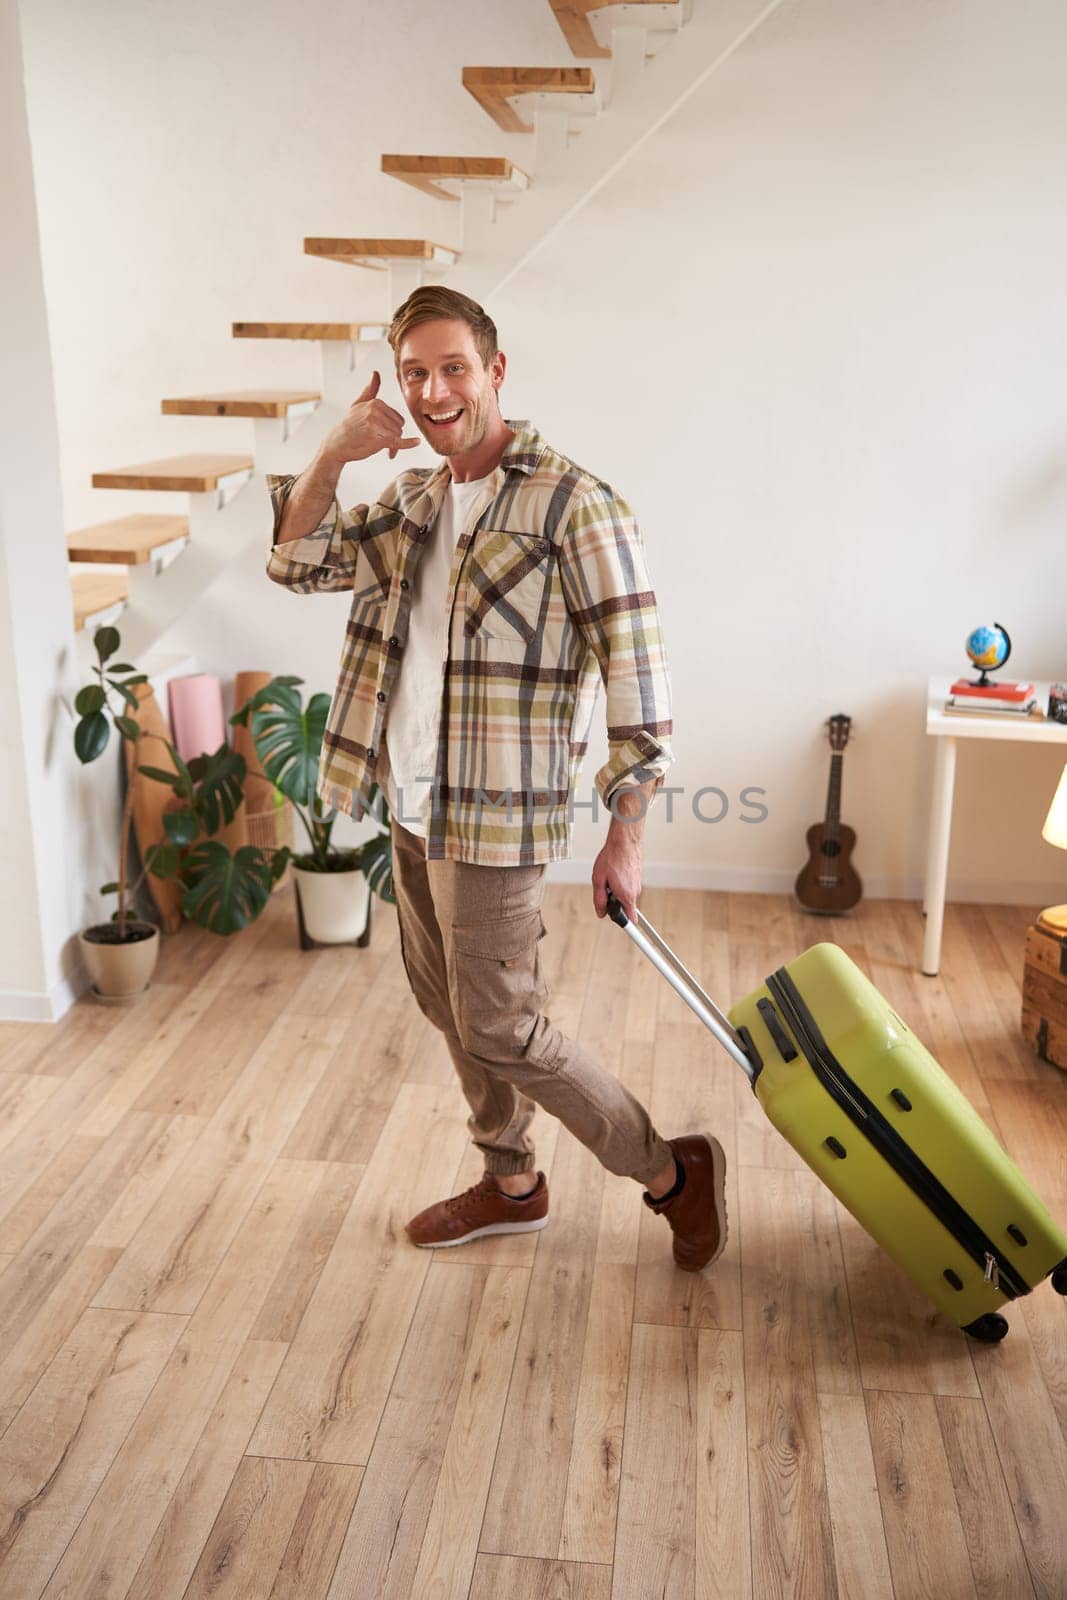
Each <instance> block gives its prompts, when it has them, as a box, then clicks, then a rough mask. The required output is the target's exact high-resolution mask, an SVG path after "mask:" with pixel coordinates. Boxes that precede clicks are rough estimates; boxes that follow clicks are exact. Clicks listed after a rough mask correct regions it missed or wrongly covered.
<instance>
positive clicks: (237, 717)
mask: <svg viewBox="0 0 1067 1600" xmlns="http://www.w3.org/2000/svg"><path fill="white" fill-rule="evenodd" d="M303 681H304V680H303V679H302V678H294V677H277V678H272V679H271V681H270V682H269V683H267V684H265V685H264V686H263V688H262V689H260V690H258V691H257V692H256V693H255V694H254V695H253V696H252V697H251V698H250V699H249V700H247V701H246V702H245V703H244V705H243V706H240V707H239V708H238V709H237V710H236V711H235V712H234V714H233V716H232V717H231V718H230V721H231V723H240V724H242V725H244V726H246V727H248V728H249V729H250V731H251V734H252V741H253V743H254V745H255V748H256V754H257V756H258V757H259V760H260V762H261V764H262V767H263V771H264V773H265V774H266V776H267V777H268V778H269V779H270V781H271V782H272V783H273V784H274V785H275V786H276V787H277V788H278V789H280V790H281V792H282V794H284V795H285V796H286V797H287V798H288V799H289V800H291V801H292V803H293V808H294V810H295V811H296V814H297V816H298V817H299V818H300V822H301V824H302V826H303V829H304V832H305V834H306V836H307V844H308V848H307V849H306V850H303V851H298V852H294V853H292V854H291V855H289V857H288V859H289V861H290V862H291V864H292V868H293V876H294V878H295V880H296V892H297V916H298V921H299V929H300V942H301V944H302V945H303V946H304V947H305V948H307V947H309V946H311V945H316V944H347V943H350V942H351V941H353V940H354V941H355V942H356V943H357V944H361V945H365V944H367V943H368V941H369V936H370V904H371V893H372V891H373V892H374V893H377V894H378V895H380V896H381V898H382V899H383V900H385V901H388V902H389V903H390V904H395V902H396V895H395V892H394V889H393V845H392V836H391V834H390V831H389V807H388V804H387V802H386V799H385V795H384V794H383V793H382V791H381V790H380V789H379V787H378V785H377V784H372V785H371V787H370V791H369V793H368V794H367V797H366V798H367V804H368V808H369V811H370V815H372V816H373V817H374V818H375V820H376V821H378V822H380V823H381V825H382V828H381V830H380V831H379V832H378V833H376V834H375V835H374V836H373V837H372V838H370V839H367V840H365V841H364V842H363V843H362V844H359V845H354V846H339V845H336V844H334V842H333V838H332V834H333V828H334V824H335V823H336V821H337V811H336V809H334V810H327V809H326V807H324V806H323V803H322V800H321V798H320V796H319V794H318V791H317V788H316V783H317V779H318V773H319V762H320V758H321V756H322V741H323V737H324V735H325V732H326V718H327V716H328V714H329V710H330V697H329V695H328V694H313V695H312V696H311V698H310V699H309V701H308V703H307V705H306V707H305V705H304V703H303V699H302V697H301V695H300V693H299V685H300V684H302V683H303Z"/></svg>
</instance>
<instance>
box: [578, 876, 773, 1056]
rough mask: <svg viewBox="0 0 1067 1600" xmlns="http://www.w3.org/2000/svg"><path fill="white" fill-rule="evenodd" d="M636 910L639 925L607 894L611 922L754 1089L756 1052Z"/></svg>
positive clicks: (664, 941)
mask: <svg viewBox="0 0 1067 1600" xmlns="http://www.w3.org/2000/svg"><path fill="white" fill-rule="evenodd" d="M634 910H635V913H636V924H635V922H634V921H633V920H631V918H630V917H628V916H627V915H626V912H625V911H624V910H623V908H622V906H621V905H620V904H619V902H618V900H616V898H615V896H614V895H613V894H612V892H611V890H610V889H609V890H608V916H609V917H610V918H611V920H612V922H614V923H617V924H618V926H619V927H620V928H622V929H623V931H624V932H625V933H628V934H629V936H630V938H631V939H632V940H633V942H634V944H635V945H636V946H637V948H638V949H639V950H640V951H641V952H642V953H643V954H644V955H646V956H647V957H648V959H649V961H651V963H652V965H653V966H654V967H655V968H656V969H657V970H658V971H659V972H661V973H662V974H663V976H664V977H665V978H666V980H667V982H668V983H669V984H670V986H671V988H672V989H674V990H675V992H676V993H677V994H679V995H681V997H682V999H683V1000H684V1001H685V1003H686V1005H687V1006H688V1007H689V1009H690V1010H691V1011H694V1012H696V1015H697V1016H698V1017H699V1018H700V1020H701V1022H702V1023H703V1024H704V1026H705V1027H706V1028H708V1029H710V1031H711V1032H712V1033H713V1034H714V1035H715V1037H716V1039H718V1041H719V1043H720V1044H721V1045H722V1047H723V1049H724V1050H725V1051H726V1052H727V1054H728V1055H730V1056H732V1057H733V1059H734V1061H736V1062H737V1065H738V1066H739V1067H740V1068H741V1071H742V1072H743V1073H744V1074H745V1077H746V1078H747V1079H748V1081H749V1083H750V1084H753V1085H754V1084H755V1082H756V1078H757V1077H758V1075H759V1071H760V1067H761V1066H762V1062H761V1061H760V1060H759V1058H758V1056H757V1057H756V1059H755V1060H753V1058H752V1057H753V1055H754V1054H755V1050H754V1048H753V1052H752V1054H750V1053H749V1047H748V1044H747V1043H746V1040H745V1038H744V1036H743V1035H742V1034H740V1033H738V1031H737V1029H736V1028H735V1027H734V1025H733V1023H732V1022H731V1021H730V1019H729V1018H728V1017H726V1016H724V1015H723V1013H722V1012H721V1011H720V1010H719V1008H718V1006H717V1005H716V1004H715V1002H714V1000H712V999H711V997H710V995H707V994H705V992H704V990H703V989H702V988H701V986H700V984H699V983H698V982H697V980H696V979H695V978H694V977H693V974H692V973H691V972H690V971H689V970H688V968H686V967H684V966H683V965H682V963H681V962H680V961H679V959H678V957H677V956H676V955H675V953H674V951H673V950H672V949H671V947H670V945H669V944H667V942H666V940H665V939H663V938H662V936H661V935H660V934H658V933H657V932H656V930H655V928H654V927H653V926H652V924H651V922H649V920H648V918H647V917H645V916H643V915H642V913H641V912H640V911H639V910H637V907H636V906H635V907H634Z"/></svg>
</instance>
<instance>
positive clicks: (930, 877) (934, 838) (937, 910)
mask: <svg viewBox="0 0 1067 1600" xmlns="http://www.w3.org/2000/svg"><path fill="white" fill-rule="evenodd" d="M952 682H953V680H952V679H951V678H931V679H930V682H929V684H928V686H927V697H926V731H927V733H928V734H929V735H930V737H931V738H933V739H935V740H936V746H935V754H934V792H933V798H932V800H931V802H930V833H929V838H928V842H927V851H926V889H925V893H924V897H923V909H924V910H925V912H926V935H925V937H924V939H923V963H922V970H923V972H924V973H925V974H926V976H927V977H928V978H933V977H936V975H937V970H938V967H939V966H940V964H941V929H942V926H943V923H944V919H945V884H946V882H947V879H948V848H949V836H950V834H951V832H952V799H953V794H954V793H955V788H956V745H957V743H958V742H959V740H960V739H1017V740H1020V741H1021V742H1023V743H1026V744H1062V745H1064V746H1065V747H1067V723H1065V722H1049V721H1048V720H1047V718H1038V717H1013V716H1003V717H992V716H990V717H979V716H974V717H969V716H966V715H961V716H951V715H949V714H948V713H947V712H946V711H945V709H944V706H945V701H946V699H947V698H948V694H949V690H950V688H951V685H952ZM1048 692H1049V685H1048V684H1047V683H1038V682H1037V680H1036V679H1035V680H1034V694H1035V696H1036V698H1037V703H1038V705H1040V706H1047V705H1048ZM1050 798H1051V797H1050Z"/></svg>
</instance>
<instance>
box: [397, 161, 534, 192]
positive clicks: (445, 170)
mask: <svg viewBox="0 0 1067 1600" xmlns="http://www.w3.org/2000/svg"><path fill="white" fill-rule="evenodd" d="M382 171H383V172H384V173H386V174H387V175H388V176H389V177H390V178H400V179H401V181H402V182H404V183H410V184H411V186H412V188H413V189H420V190H421V191H422V193H423V194H429V195H433V196H434V198H435V199H437V200H452V201H458V200H459V199H460V198H461V196H460V195H458V194H454V193H453V192H452V190H450V189H446V188H444V184H445V183H457V184H459V185H461V186H462V185H463V184H467V183H477V184H483V183H484V184H492V185H493V186H494V187H496V188H499V189H504V190H506V189H512V190H515V191H517V192H521V191H522V190H523V189H526V188H528V187H529V183H530V180H529V178H528V176H527V175H526V173H525V172H523V170H522V168H521V167H516V166H515V165H514V164H513V163H512V162H510V161H508V160H507V159H506V158H505V157H504V156H397V155H388V156H383V157H382Z"/></svg>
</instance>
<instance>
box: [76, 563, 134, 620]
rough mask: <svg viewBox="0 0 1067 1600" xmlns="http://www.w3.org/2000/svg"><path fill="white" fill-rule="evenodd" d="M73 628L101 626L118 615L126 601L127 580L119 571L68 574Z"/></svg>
mask: <svg viewBox="0 0 1067 1600" xmlns="http://www.w3.org/2000/svg"><path fill="white" fill-rule="evenodd" d="M70 593H71V600H72V601H73V605H74V629H75V632H77V633H80V632H81V631H82V630H83V629H85V628H87V627H91V628H97V627H102V626H103V624H104V623H105V622H111V621H113V620H114V619H115V617H117V616H118V615H119V613H120V612H121V610H122V608H123V606H124V605H125V603H126V594H127V586H126V579H125V578H124V577H123V575H122V573H121V572H73V573H71V577H70Z"/></svg>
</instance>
